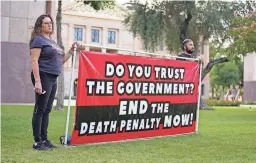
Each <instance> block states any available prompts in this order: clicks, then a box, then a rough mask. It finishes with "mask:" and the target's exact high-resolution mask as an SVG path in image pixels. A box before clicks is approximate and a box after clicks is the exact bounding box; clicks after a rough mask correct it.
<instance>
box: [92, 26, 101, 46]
mask: <svg viewBox="0 0 256 163" xmlns="http://www.w3.org/2000/svg"><path fill="white" fill-rule="evenodd" d="M91 35H92V42H95V43H99V42H100V30H99V29H92V34H91Z"/></svg>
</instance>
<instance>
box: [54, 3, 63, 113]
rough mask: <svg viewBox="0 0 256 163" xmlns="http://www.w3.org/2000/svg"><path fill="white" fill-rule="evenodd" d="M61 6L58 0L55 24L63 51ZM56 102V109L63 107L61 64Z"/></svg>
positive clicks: (58, 40) (58, 41)
mask: <svg viewBox="0 0 256 163" xmlns="http://www.w3.org/2000/svg"><path fill="white" fill-rule="evenodd" d="M61 7H62V1H61V0H59V1H58V12H57V15H56V25H57V44H58V45H59V46H60V48H62V49H63V51H64V46H63V43H62V36H61V19H62V16H61ZM56 99H57V103H56V106H55V109H56V110H63V109H64V72H63V66H62V67H61V74H60V76H59V77H58V88H57V96H56Z"/></svg>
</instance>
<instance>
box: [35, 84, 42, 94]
mask: <svg viewBox="0 0 256 163" xmlns="http://www.w3.org/2000/svg"><path fill="white" fill-rule="evenodd" d="M35 91H36V93H38V94H42V84H41V82H40V81H36V82H35Z"/></svg>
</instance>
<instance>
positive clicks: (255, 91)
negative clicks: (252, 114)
mask: <svg viewBox="0 0 256 163" xmlns="http://www.w3.org/2000/svg"><path fill="white" fill-rule="evenodd" d="M243 98H244V100H245V101H254V102H256V53H250V54H247V55H246V56H245V58H244V96H243Z"/></svg>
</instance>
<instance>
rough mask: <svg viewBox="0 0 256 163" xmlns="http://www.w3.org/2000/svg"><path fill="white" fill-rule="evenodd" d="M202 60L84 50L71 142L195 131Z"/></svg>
mask: <svg viewBox="0 0 256 163" xmlns="http://www.w3.org/2000/svg"><path fill="white" fill-rule="evenodd" d="M198 85H199V63H198V62H193V61H179V60H175V59H166V58H152V57H146V56H145V57H144V56H131V55H117V54H107V53H97V52H85V51H83V52H81V54H80V59H79V71H78V86H77V100H76V110H75V124H74V128H73V132H72V138H71V144H73V145H75V144H88V143H102V142H111V141H122V140H128V139H138V138H149V137H156V136H167V135H177V134H186V133H193V132H195V128H196V112H197V102H198Z"/></svg>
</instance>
